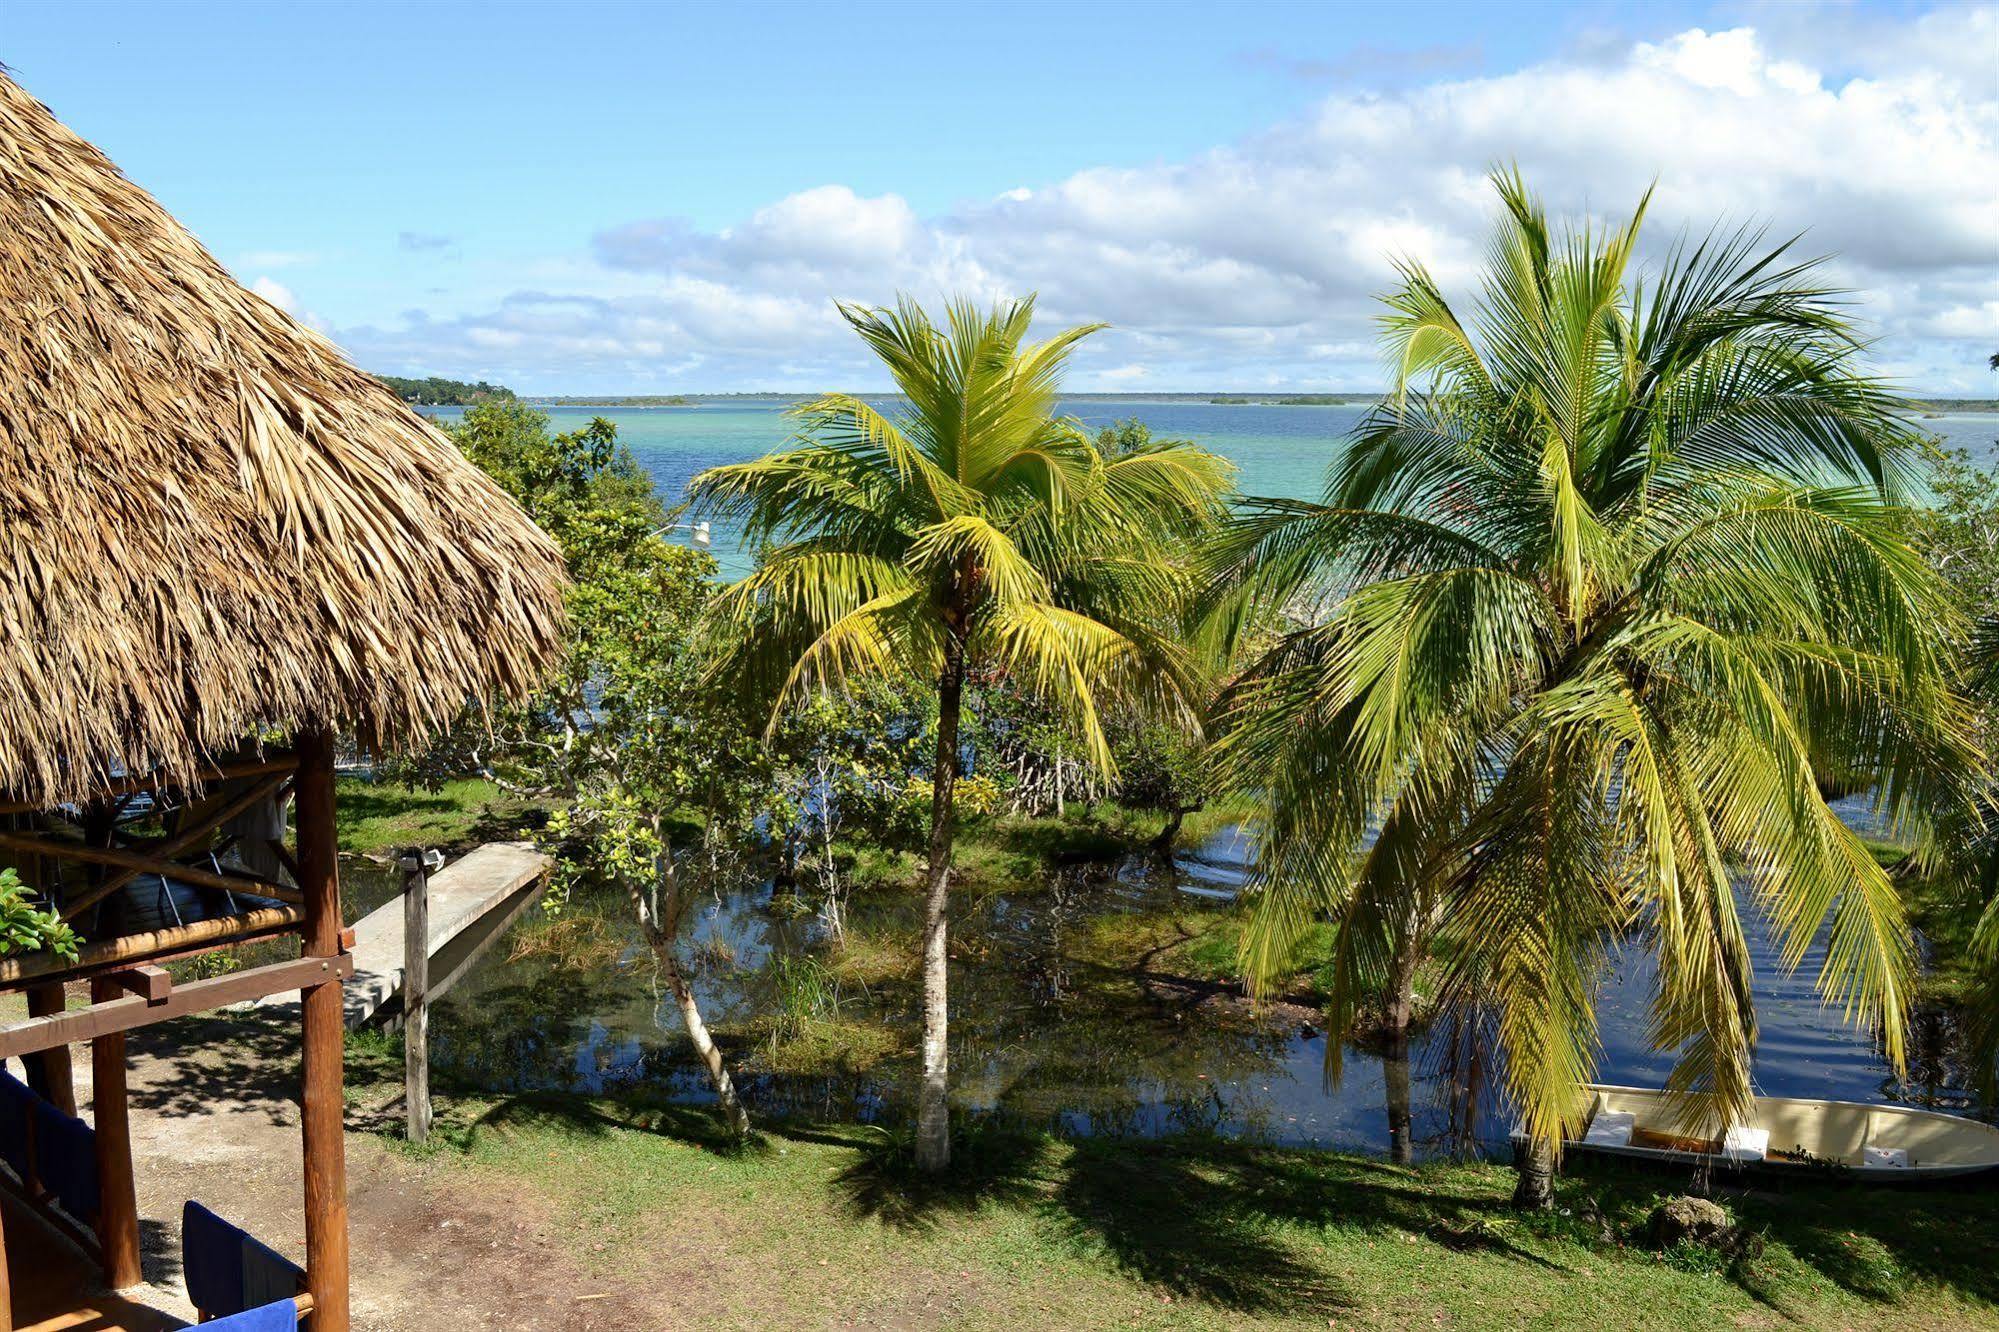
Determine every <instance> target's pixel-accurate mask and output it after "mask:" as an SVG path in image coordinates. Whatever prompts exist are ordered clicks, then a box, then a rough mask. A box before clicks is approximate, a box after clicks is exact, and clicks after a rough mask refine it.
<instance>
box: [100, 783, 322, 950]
mask: <svg viewBox="0 0 1999 1332" xmlns="http://www.w3.org/2000/svg"><path fill="white" fill-rule="evenodd" d="M290 780H291V774H290V773H284V772H281V773H279V774H278V775H277V776H275V777H270V778H267V779H266V780H264V781H261V782H257V783H255V784H253V785H252V786H251V787H250V788H249V789H248V790H246V791H244V792H242V793H241V794H239V795H238V796H237V797H236V798H235V799H234V800H232V801H230V802H229V803H228V804H226V805H224V806H222V807H221V808H220V809H218V810H216V811H215V812H214V813H212V814H210V815H208V816H207V817H206V818H204V819H202V820H201V821H200V822H199V823H198V824H197V825H196V826H195V827H193V828H183V829H182V830H181V831H180V832H178V833H176V834H175V835H174V836H173V837H170V838H168V839H167V840H166V841H165V842H162V843H161V844H160V845H158V846H152V847H148V848H146V851H145V852H144V854H146V855H149V856H153V857H156V858H157V859H160V860H172V859H173V858H174V857H175V856H177V855H179V854H181V853H182V852H183V851H185V850H187V849H188V848H189V847H191V846H193V845H194V844H195V843H197V842H206V841H207V840H208V839H209V838H210V837H211V836H213V835H214V833H215V830H216V829H217V828H219V827H221V826H222V825H223V824H225V823H227V822H229V820H231V819H233V818H235V817H236V816H237V815H238V814H241V813H242V812H243V811H244V810H246V809H248V808H250V806H252V805H254V804H256V803H257V802H258V801H259V800H264V799H267V798H269V797H271V796H274V795H276V794H277V793H278V792H279V791H280V790H282V789H283V788H284V785H285V783H287V782H289V781H290ZM145 872H146V871H145V870H143V869H127V870H124V871H122V872H120V873H118V874H114V875H112V876H111V877H110V878H108V879H106V880H105V881H104V882H103V883H100V884H98V885H97V886H96V887H94V888H92V889H90V891H88V892H86V893H84V894H82V895H81V896H79V897H78V898H77V899H76V900H75V901H73V902H66V903H64V904H63V909H62V918H63V919H64V920H75V919H76V918H77V917H78V916H80V915H82V914H83V913H84V912H86V911H88V910H90V908H92V907H94V906H96V905H97V904H98V903H99V902H101V901H103V900H104V899H105V898H107V897H109V896H111V894H113V893H115V892H117V891H118V890H119V889H120V888H123V887H124V886H125V885H126V884H128V883H130V882H132V880H134V879H136V878H138V877H139V876H140V875H141V874H144V873H145ZM175 877H177V878H185V877H186V875H185V874H177V875H176V876H175ZM229 891H231V892H233V891H235V890H234V889H230V890H229Z"/></svg>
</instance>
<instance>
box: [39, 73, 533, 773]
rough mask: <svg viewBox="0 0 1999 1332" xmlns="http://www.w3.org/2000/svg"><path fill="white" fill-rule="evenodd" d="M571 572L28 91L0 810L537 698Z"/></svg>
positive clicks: (434, 443)
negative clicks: (4, 798) (481, 705)
mask: <svg viewBox="0 0 1999 1332" xmlns="http://www.w3.org/2000/svg"><path fill="white" fill-rule="evenodd" d="M562 590H563V573H562V565H561V558H560V556H559V554H558V553H557V551H556V549H555V547H554V545H553V544H552V543H551V542H550V541H549V540H548V538H547V537H546V536H545V535H544V534H543V533H542V532H541V531H540V530H539V529H537V528H536V527H535V526H534V524H533V523H531V522H530V521H529V520H528V519H527V517H526V516H525V515H524V514H522V513H521V512H520V510H519V509H518V508H517V507H515V505H514V504H513V503H512V502H511V501H510V500H509V499H508V498H507V497H506V496H505V495H504V494H503V493H502V492H501V491H500V489H499V488H498V487H497V486H496V485H494V484H493V483H492V482H491V481H490V480H489V479H488V478H487V477H486V476H485V475H484V474H483V473H481V472H480V471H479V470H478V469H477V468H475V467H474V466H473V465H472V464H470V463H469V462H467V461H466V460H465V459H464V458H463V457H462V456H461V455H460V454H459V452H458V450H457V449H456V448H455V447H454V446H453V445H452V444H451V442H450V441H449V440H447V439H446V438H444V436H442V435H441V434H439V433H438V431H437V430H436V429H434V428H433V427H432V426H430V425H429V424H428V423H426V422H425V421H424V420H423V419H422V418H421V417H419V416H417V415H416V414H415V413H414V412H412V411H410V410H409V409H408V408H407V407H405V406H404V405H403V404H402V403H401V402H400V401H399V400H398V399H397V398H396V397H395V396H394V395H393V394H391V393H390V392H389V391H388V390H387V389H386V388H384V387H383V386H382V385H381V384H380V383H378V382H377V381H375V380H374V379H372V378H370V377H369V376H367V375H365V374H363V373H361V372H360V371H359V370H357V369H355V368H354V367H353V366H352V365H350V364H348V362H347V361H346V360H345V358H343V357H342V356H341V354H340V353H339V351H338V350H336V349H335V348H334V346H333V345H332V344H331V343H329V342H328V341H327V340H326V339H324V338H322V337H320V336H319V335H318V334H316V333H314V332H312V331H310V330H308V329H306V328H303V327H301V326H300V325H299V324H298V323H297V322H295V321H294V320H293V319H292V318H291V317H290V316H289V315H287V314H285V313H284V312H283V311H281V310H279V309H277V308H276V307H274V306H272V305H271V304H270V303H269V302H267V301H265V300H263V299H262V298H260V297H257V296H254V295H252V294H250V293H249V292H248V291H246V290H244V289H243V287H241V286H240V285H239V284H238V283H237V282H236V281H235V280H234V279H233V278H231V277H230V276H229V274H228V273H227V272H226V271H224V269H223V267H222V266H221V265H220V264H219V263H217V262H216V261H215V259H214V257H213V256H211V255H210V254H209V253H208V251H207V250H205V249H203V248H202V246H201V244H200V243H199V242H197V241H196V240H195V239H194V237H193V236H191V235H190V234H188V232H187V231H186V230H185V229H184V228H183V227H182V226H181V225H180V224H179V223H178V222H176V221H175V220H174V219H173V218H172V217H171V216H169V215H168V214H167V212H166V210H165V209H163V208H162V207H161V206H160V205H159V203H158V202H157V201H156V200H155V199H154V198H153V197H152V196H151V195H149V194H147V193H146V192H145V191H144V190H142V189H140V188H139V187H138V186H136V185H134V184H132V183H131V182H130V181H128V180H126V179H125V178H124V176H122V175H120V174H119V172H118V169H117V168H116V167H114V166H113V165H112V164H111V163H110V161H109V160H107V159H106V158H105V157H104V155H103V154H102V153H100V152H98V151H97V149H95V148H93V147H92V146H91V145H90V144H88V143H86V142H84V141H83V140H82V139H80V138H78V137H77V136H76V135H75V134H73V133H71V132H70V131H69V130H68V129H67V128H65V127H64V126H63V125H62V124H61V123H59V122H58V121H57V120H56V118H55V117H54V116H53V115H52V114H50V112H49V110H48V108H47V107H45V106H43V105H42V104H41V103H40V102H38V101H36V100H35V99H34V98H33V97H30V96H29V95H28V94H27V93H25V92H23V91H22V90H21V89H20V88H19V87H18V86H16V85H15V84H14V83H13V82H12V81H11V80H10V79H9V78H7V77H6V75H4V74H0V789H4V790H7V791H10V792H12V793H14V794H16V795H18V796H23V797H31V798H46V799H47V800H48V801H49V802H50V803H53V802H55V801H57V800H67V799H72V798H74V797H76V796H78V795H80V794H82V793H84V792H85V791H86V790H87V789H88V788H90V787H91V786H93V785H96V784H97V783H99V782H101V781H102V780H103V779H105V778H106V777H108V776H110V775H111V774H113V773H116V772H120V771H125V772H130V771H149V770H152V769H156V768H161V769H165V770H167V771H168V772H169V773H172V774H181V775H184V774H187V773H189V772H191V771H193V770H194V769H195V767H196V766H197V765H199V764H201V763H203V762H205V761H207V760H208V759H209V758H211V757H212V756H213V755H216V754H219V753H223V752H227V751H229V750H231V749H233V748H235V747H237V746H239V745H240V744H241V743H242V741H243V739H244V738H245V737H246V736H249V735H251V734H253V733H256V732H260V731H262V730H263V729H264V728H267V727H291V726H298V725H308V724H318V723H325V724H331V725H335V726H340V727H351V728H353V729H355V730H356V731H357V732H358V733H359V734H360V735H361V736H362V738H363V739H364V741H366V742H368V743H370V744H395V743H398V742H406V741H410V740H413V739H417V738H420V737H422V736H423V735H425V734H427V733H429V732H431V731H433V730H435V729H436V728H438V727H439V726H441V725H443V724H445V723H447V722H448V721H450V720H451V719H452V718H453V717H455V716H457V715H459V714H460V712H461V709H462V708H463V707H464V706H465V704H466V703H467V701H468V700H470V699H474V698H480V697H489V696H492V695H495V694H499V695H516V694H519V693H521V692H523V691H524V690H526V689H527V688H529V687H530V686H531V685H532V684H533V682H534V681H535V679H536V678H537V677H538V675H539V674H540V672H541V670H542V669H543V667H544V665H545V664H546V663H547V662H548V661H549V660H550V659H551V658H552V656H553V654H554V653H555V651H556V650H557V647H558V644H559V640H560V635H561V631H562Z"/></svg>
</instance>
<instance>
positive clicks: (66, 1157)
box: [31, 1096, 98, 1225]
mask: <svg viewBox="0 0 1999 1332" xmlns="http://www.w3.org/2000/svg"><path fill="white" fill-rule="evenodd" d="M31 1113H32V1114H33V1115H34V1117H35V1175H36V1177H37V1178H39V1179H40V1180H41V1181H42V1187H43V1188H44V1189H46V1190H48V1192H49V1193H50V1194H52V1195H53V1196H54V1198H55V1200H56V1202H58V1203H59V1204H61V1205H62V1209H63V1210H64V1211H65V1212H68V1213H69V1214H70V1215H71V1216H73V1217H75V1218H76V1219H77V1220H79V1221H81V1222H83V1223H84V1224H86V1225H88V1224H89V1223H90V1222H92V1221H94V1220H96V1219H97V1200H98V1191H97V1135H96V1134H95V1133H93V1132H92V1131H91V1128H90V1125H88V1124H86V1123H84V1122H83V1121H82V1120H80V1119H76V1118H73V1117H71V1116H69V1115H66V1114H64V1113H63V1112H62V1111H60V1110H58V1109H56V1108H55V1107H54V1106H53V1105H50V1104H49V1103H48V1102H47V1101H44V1100H42V1099H41V1098H40V1097H39V1096H38V1097H36V1098H35V1102H34V1107H33V1109H32V1111H31Z"/></svg>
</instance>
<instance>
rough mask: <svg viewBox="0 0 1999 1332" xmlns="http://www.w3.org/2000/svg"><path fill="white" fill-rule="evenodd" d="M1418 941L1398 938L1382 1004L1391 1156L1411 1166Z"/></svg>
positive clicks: (1393, 1159)
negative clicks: (1411, 1048) (1412, 1032)
mask: <svg viewBox="0 0 1999 1332" xmlns="http://www.w3.org/2000/svg"><path fill="white" fill-rule="evenodd" d="M1419 953H1420V949H1419V948H1418V946H1417V941H1416V940H1415V939H1414V938H1412V937H1409V936H1407V935H1404V936H1403V937H1401V938H1399V939H1397V940H1396V945H1395V962H1394V966H1393V970H1392V972H1391V974H1390V976H1389V981H1388V993H1387V995H1386V1002H1385V1003H1384V1004H1383V1006H1382V1017H1381V1028H1382V1032H1381V1034H1382V1053H1381V1066H1382V1073H1383V1075H1384V1081H1385V1082H1386V1083H1387V1090H1388V1159H1389V1160H1391V1161H1393V1162H1394V1163H1395V1164H1397V1165H1408V1164H1409V1163H1410V1162H1411V1161H1412V1160H1414V1159H1415V1148H1414V1145H1413V1144H1412V1142H1411V1140H1410V1135H1411V1127H1412V1124H1413V1121H1414V1114H1413V1113H1412V1111H1411V1109H1410V1095H1409V1021H1410V1016H1411V1014H1412V1013H1413V1011H1414V1010H1415V1007H1416V962H1417V958H1418V955H1419Z"/></svg>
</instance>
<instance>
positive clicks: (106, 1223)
mask: <svg viewBox="0 0 1999 1332" xmlns="http://www.w3.org/2000/svg"><path fill="white" fill-rule="evenodd" d="M120 993H122V991H121V990H120V988H119V987H118V986H116V985H114V984H112V982H111V979H110V977H108V976H99V977H98V978H97V979H96V980H94V981H92V982H91V983H90V997H91V1000H92V1001H93V1002H95V1003H104V1002H108V1001H111V1000H115V999H117V998H118V996H119V995H120ZM121 1002H130V1001H129V1000H125V1001H121ZM90 1106H91V1129H92V1136H93V1138H94V1139H95V1141H96V1144H97V1245H98V1249H99V1250H100V1252H101V1253H102V1254H103V1258H104V1284H105V1285H106V1286H108V1287H110V1288H111V1289H112V1290H124V1289H125V1288H126V1287H127V1286H136V1285H138V1284H139V1282H140V1281H142V1280H144V1279H145V1278H144V1276H143V1275H142V1274H141V1273H140V1271H139V1195H138V1189H137V1187H136V1185H135V1184H134V1183H133V1180H132V1123H131V1104H130V1102H129V1100H128V1099H127V1092H126V1087H125V1033H124V1032H123V1031H122V1030H120V1031H107V1032H105V1033H104V1034H103V1035H101V1036H99V1037H97V1038H96V1039H95V1040H93V1041H92V1042H91V1043H90Z"/></svg>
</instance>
